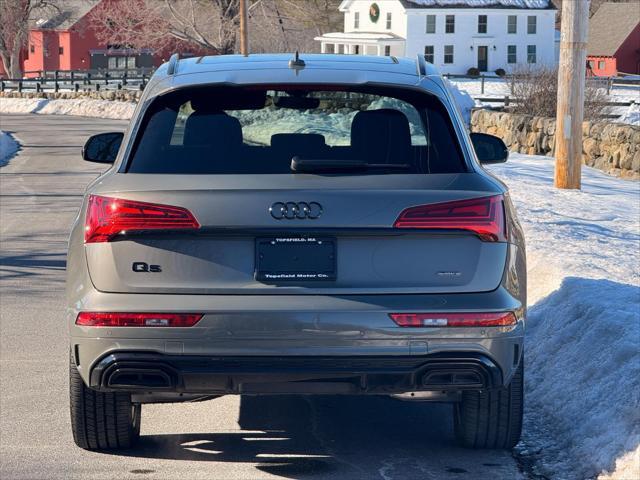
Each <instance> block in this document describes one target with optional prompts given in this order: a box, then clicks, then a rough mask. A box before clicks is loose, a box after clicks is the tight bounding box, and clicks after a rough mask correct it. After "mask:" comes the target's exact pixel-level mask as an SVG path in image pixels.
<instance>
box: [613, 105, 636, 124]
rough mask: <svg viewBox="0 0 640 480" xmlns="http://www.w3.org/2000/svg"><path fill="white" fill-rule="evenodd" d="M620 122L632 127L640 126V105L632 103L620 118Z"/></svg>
mask: <svg viewBox="0 0 640 480" xmlns="http://www.w3.org/2000/svg"><path fill="white" fill-rule="evenodd" d="M618 121H619V122H621V123H629V124H631V125H640V103H632V104H631V105H629V107H628V108H627V111H626V112H624V114H622V115H621V116H620V118H618Z"/></svg>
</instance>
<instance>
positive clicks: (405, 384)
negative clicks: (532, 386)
mask: <svg viewBox="0 0 640 480" xmlns="http://www.w3.org/2000/svg"><path fill="white" fill-rule="evenodd" d="M502 381H503V376H502V372H501V370H500V368H499V367H498V366H497V365H496V364H495V362H493V361H492V360H491V359H490V358H489V357H487V356H485V355H481V354H474V353H455V354H452V353H447V354H432V355H425V356H412V357H406V356H385V357H378V356H368V357H361V356H358V357H336V356H333V357H318V356H305V357H301V356H296V357H293V356H287V357H217V356H182V355H163V354H154V353H132V352H116V353H111V354H109V355H106V356H105V357H103V358H102V359H101V360H100V361H99V362H98V363H97V364H96V365H95V366H94V367H93V369H92V370H91V373H90V386H91V387H92V388H94V389H97V390H105V391H115V390H118V391H130V392H162V391H169V392H181V393H198V394H233V393H235V394H307V393H308V394H389V393H403V392H409V391H442V390H470V389H473V390H479V389H491V388H497V387H499V386H501V385H502Z"/></svg>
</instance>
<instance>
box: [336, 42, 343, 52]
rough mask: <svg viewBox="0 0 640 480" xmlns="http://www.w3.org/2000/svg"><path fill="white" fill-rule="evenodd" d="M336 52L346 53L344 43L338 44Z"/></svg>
mask: <svg viewBox="0 0 640 480" xmlns="http://www.w3.org/2000/svg"><path fill="white" fill-rule="evenodd" d="M336 53H338V54H340V55H342V54H344V45H343V44H342V43H339V44H338V51H337V52H336Z"/></svg>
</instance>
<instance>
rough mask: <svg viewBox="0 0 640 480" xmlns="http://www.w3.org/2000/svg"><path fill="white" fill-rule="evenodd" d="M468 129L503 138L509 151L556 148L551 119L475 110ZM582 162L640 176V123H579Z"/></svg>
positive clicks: (532, 152)
mask: <svg viewBox="0 0 640 480" xmlns="http://www.w3.org/2000/svg"><path fill="white" fill-rule="evenodd" d="M471 131H473V132H483V133H489V134H491V135H495V136H497V137H500V138H502V140H503V141H504V143H505V144H506V145H507V147H509V150H511V151H512V152H520V153H526V154H528V155H551V156H553V153H554V148H555V133H556V121H555V119H553V118H543V117H534V116H531V115H518V114H513V113H507V112H497V111H493V110H486V109H478V110H474V112H473V113H472V115H471ZM582 133H583V142H582V161H583V163H584V164H585V165H588V166H590V167H594V168H598V169H600V170H602V171H604V172H607V173H609V174H612V175H617V176H621V177H625V178H634V179H640V126H635V125H625V124H622V123H610V122H584V123H583V124H582Z"/></svg>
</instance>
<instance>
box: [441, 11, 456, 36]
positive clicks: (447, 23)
mask: <svg viewBox="0 0 640 480" xmlns="http://www.w3.org/2000/svg"><path fill="white" fill-rule="evenodd" d="M444 33H456V16H455V15H447V16H446V17H445V20H444Z"/></svg>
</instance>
